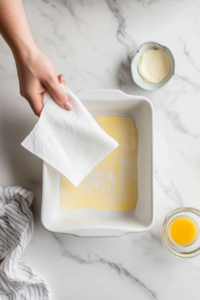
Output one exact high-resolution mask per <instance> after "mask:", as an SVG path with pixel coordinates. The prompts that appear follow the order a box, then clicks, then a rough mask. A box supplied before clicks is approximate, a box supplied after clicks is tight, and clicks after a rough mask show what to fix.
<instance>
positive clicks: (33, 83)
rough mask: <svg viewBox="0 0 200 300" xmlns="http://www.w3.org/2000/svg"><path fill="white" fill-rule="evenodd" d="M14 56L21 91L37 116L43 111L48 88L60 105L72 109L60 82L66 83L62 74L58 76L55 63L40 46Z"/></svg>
mask: <svg viewBox="0 0 200 300" xmlns="http://www.w3.org/2000/svg"><path fill="white" fill-rule="evenodd" d="M14 56H15V61H16V66H17V73H18V77H19V84H20V93H21V95H22V96H23V97H24V98H25V99H26V100H27V101H28V102H29V104H30V106H31V108H32V110H33V111H34V113H35V114H36V116H38V117H39V116H40V114H41V112H42V109H43V98H44V92H45V91H46V90H47V91H48V92H49V93H50V94H51V96H52V98H53V99H54V100H55V101H56V102H57V103H58V105H59V106H60V107H62V108H64V109H66V110H72V106H71V103H70V99H69V97H68V96H67V95H66V94H65V92H64V91H63V89H62V88H61V86H60V84H59V83H62V84H65V81H64V80H63V79H62V75H59V76H58V77H57V75H56V70H55V68H54V65H53V64H52V62H51V61H50V60H49V59H48V57H47V56H46V55H45V54H44V53H43V52H42V51H41V50H40V49H39V48H37V47H35V48H34V49H32V50H31V51H26V52H25V53H17V54H15V55H14Z"/></svg>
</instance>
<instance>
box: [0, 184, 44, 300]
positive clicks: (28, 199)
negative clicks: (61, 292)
mask: <svg viewBox="0 0 200 300" xmlns="http://www.w3.org/2000/svg"><path fill="white" fill-rule="evenodd" d="M33 197H34V195H33V193H31V192H30V191H27V190H25V189H23V188H21V187H19V186H16V187H8V188H1V187H0V300H48V299H49V289H48V287H47V284H46V282H45V281H44V279H43V278H42V277H41V276H40V275H39V274H38V273H37V272H35V271H34V270H33V269H32V268H30V267H29V266H28V265H27V264H26V263H24V262H22V261H20V256H21V254H22V252H23V251H24V249H25V247H26V245H27V244H28V242H29V241H30V239H31V237H32V233H33V215H32V212H31V210H30V206H31V203H32V201H33Z"/></svg>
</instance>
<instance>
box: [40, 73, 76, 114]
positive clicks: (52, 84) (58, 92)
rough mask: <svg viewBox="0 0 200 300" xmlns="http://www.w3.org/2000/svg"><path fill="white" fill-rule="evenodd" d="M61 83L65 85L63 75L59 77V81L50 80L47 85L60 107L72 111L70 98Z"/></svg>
mask: <svg viewBox="0 0 200 300" xmlns="http://www.w3.org/2000/svg"><path fill="white" fill-rule="evenodd" d="M59 82H60V83H63V82H64V80H62V75H59V76H58V80H50V81H47V82H46V83H45V86H46V88H47V90H48V92H49V93H50V94H51V96H52V97H53V99H54V100H55V101H56V102H57V103H58V105H59V106H60V107H62V108H64V109H66V110H72V106H71V103H70V99H69V97H68V96H67V95H66V94H65V92H64V91H63V89H62V88H61V86H60V85H59Z"/></svg>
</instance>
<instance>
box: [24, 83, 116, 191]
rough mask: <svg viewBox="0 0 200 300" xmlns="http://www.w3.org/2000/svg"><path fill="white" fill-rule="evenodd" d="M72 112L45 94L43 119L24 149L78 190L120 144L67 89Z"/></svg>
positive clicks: (29, 136) (65, 88) (26, 140)
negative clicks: (86, 178)
mask: <svg viewBox="0 0 200 300" xmlns="http://www.w3.org/2000/svg"><path fill="white" fill-rule="evenodd" d="M61 86H62V88H63V89H64V91H65V92H66V93H67V94H68V95H69V97H70V99H71V104H72V111H66V110H64V109H62V108H61V107H60V106H58V105H57V104H56V103H55V101H54V100H53V99H52V98H51V96H50V95H49V94H48V93H46V94H45V98H44V103H45V106H44V109H43V111H42V114H41V116H40V119H39V121H38V123H37V124H36V126H35V127H34V129H33V130H32V131H31V133H30V134H29V135H28V137H27V138H26V139H25V140H24V141H23V142H22V146H23V147H25V148H26V149H27V150H29V151H30V152H32V153H33V154H35V155H37V156H38V157H40V158H41V159H43V160H44V161H46V162H47V163H48V164H50V165H52V166H53V167H54V168H55V169H57V170H58V171H59V172H60V173H61V174H63V175H64V176H65V177H67V178H68V179H69V180H70V181H71V182H72V183H73V184H74V185H75V186H76V187H77V186H78V185H79V184H80V182H81V181H82V180H83V179H84V177H85V176H87V174H89V173H90V172H91V171H92V169H93V168H94V167H95V166H96V165H97V164H98V163H99V162H100V161H101V160H102V159H103V158H105V157H106V156H107V155H108V154H110V153H111V152H112V151H113V150H114V149H115V148H117V147H118V145H119V144H118V143H117V142H116V141H115V140H114V139H113V138H112V137H110V136H109V135H108V134H107V133H106V132H105V131H104V130H103V129H102V128H101V127H100V126H99V125H98V124H97V122H96V121H95V120H94V119H93V117H92V115H91V114H90V113H89V112H88V111H87V109H86V108H85V107H84V106H83V104H82V103H81V102H80V100H79V99H78V98H77V97H76V96H75V95H74V94H73V93H72V92H71V91H70V90H69V89H68V88H67V87H66V86H63V85H61Z"/></svg>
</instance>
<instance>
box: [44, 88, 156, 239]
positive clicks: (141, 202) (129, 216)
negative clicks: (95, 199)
mask: <svg viewBox="0 0 200 300" xmlns="http://www.w3.org/2000/svg"><path fill="white" fill-rule="evenodd" d="M77 96H78V97H79V99H80V100H81V101H82V103H83V104H84V105H85V107H86V108H87V109H88V110H89V111H90V113H91V114H92V115H120V116H128V117H131V118H132V119H133V120H134V122H135V124H136V127H137V129H138V202H137V206H136V209H135V210H134V211H131V212H109V211H107V212H105V211H99V210H96V209H80V210H77V211H73V212H63V211H61V209H60V188H59V186H60V174H59V172H58V171H56V170H55V169H54V168H53V167H51V166H50V165H48V164H47V163H45V162H44V163H43V193H42V211H41V220H42V224H43V226H44V227H45V228H46V229H47V230H49V231H53V232H60V233H69V234H73V235H77V236H82V237H106V236H120V235H122V234H125V233H129V232H142V231H146V230H148V229H149V228H150V227H151V226H152V225H153V222H154V200H153V107H152V105H151V103H150V101H149V100H148V99H147V98H144V97H141V96H132V95H127V94H124V93H123V92H121V91H118V90H85V91H81V92H78V93H77Z"/></svg>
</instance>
